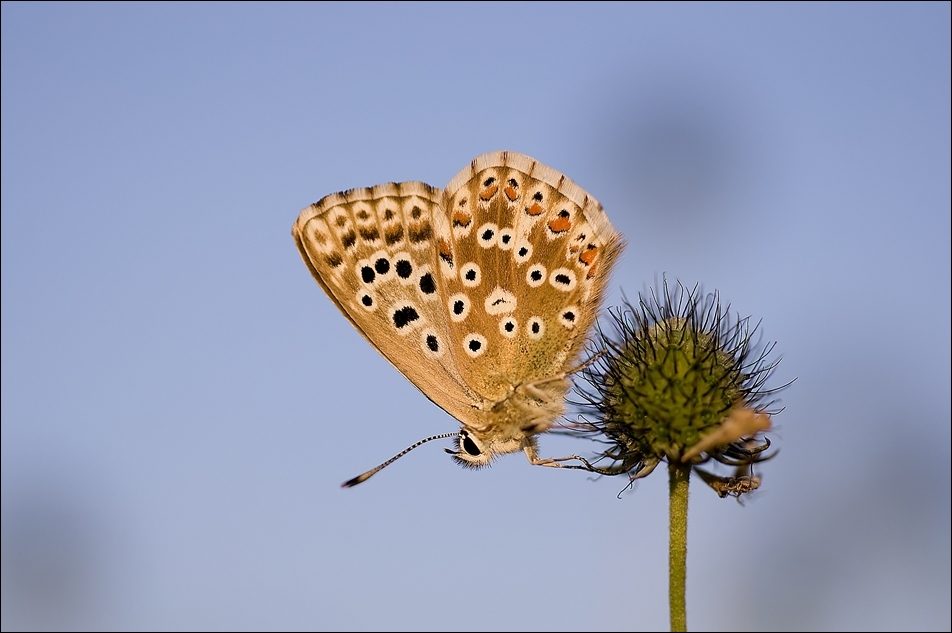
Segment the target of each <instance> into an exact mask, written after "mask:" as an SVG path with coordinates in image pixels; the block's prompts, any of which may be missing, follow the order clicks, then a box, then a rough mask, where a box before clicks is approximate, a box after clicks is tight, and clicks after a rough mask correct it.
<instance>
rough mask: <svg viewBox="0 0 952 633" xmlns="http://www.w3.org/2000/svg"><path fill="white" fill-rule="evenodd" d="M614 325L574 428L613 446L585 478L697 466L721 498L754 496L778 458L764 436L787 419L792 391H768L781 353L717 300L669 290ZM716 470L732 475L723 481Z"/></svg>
mask: <svg viewBox="0 0 952 633" xmlns="http://www.w3.org/2000/svg"><path fill="white" fill-rule="evenodd" d="M608 321H609V322H610V323H611V326H612V328H611V329H612V331H606V329H605V328H604V324H600V325H599V327H598V329H597V330H596V334H595V337H594V340H593V342H592V345H591V346H590V354H591V355H590V359H589V363H588V365H587V366H586V368H585V369H584V370H583V372H582V375H583V378H584V380H583V381H580V382H581V385H580V386H579V388H578V392H579V393H580V394H581V396H582V400H581V402H578V403H576V404H579V405H580V406H581V408H582V415H581V417H580V420H581V421H580V422H578V423H575V424H570V425H568V432H569V433H570V434H574V435H581V436H584V437H589V438H591V439H594V440H596V441H599V442H602V443H604V444H606V445H607V448H606V449H605V450H603V451H602V452H601V453H600V454H599V455H598V456H597V457H596V458H594V459H592V460H590V461H589V460H583V461H584V464H585V465H584V467H583V469H585V470H589V471H592V472H596V473H599V474H602V475H622V474H626V475H628V477H629V483H632V482H634V481H635V480H637V479H639V478H642V477H645V476H646V475H648V474H650V473H651V472H652V471H653V470H654V469H655V467H657V465H658V464H660V463H661V462H666V463H668V464H669V465H678V464H680V465H690V466H691V469H692V470H693V471H694V472H696V473H697V475H698V476H700V478H701V479H702V480H703V481H704V482H705V483H707V484H708V485H709V486H710V487H711V488H713V489H714V490H715V491H716V492H717V493H718V494H719V495H720V496H721V497H727V496H732V497H736V498H738V499H739V498H740V497H741V496H742V495H744V494H747V493H749V492H752V491H753V490H756V489H757V488H758V487H759V486H760V478H759V476H758V475H757V474H756V473H755V472H754V470H753V468H754V466H755V465H756V464H759V463H760V462H763V461H766V460H767V459H770V458H771V457H773V456H774V455H775V454H776V452H769V451H768V449H769V447H770V440H769V439H768V438H767V437H766V436H765V435H764V433H765V432H767V431H768V430H769V429H770V428H771V425H772V421H771V418H772V416H774V415H776V414H777V413H779V412H780V409H779V408H777V406H776V405H777V401H776V400H775V399H774V396H775V394H776V393H777V392H778V391H780V390H781V389H783V388H785V387H787V386H788V385H789V383H788V384H787V385H783V386H781V387H777V388H773V389H769V388H767V387H766V383H767V380H768V378H769V377H770V375H771V374H772V373H773V371H774V369H775V368H776V366H777V363H778V362H779V359H777V360H770V359H769V358H768V357H769V356H770V353H771V352H772V351H773V348H774V344H769V345H763V344H761V343H760V342H759V341H758V342H754V340H753V339H754V336H755V334H756V333H757V330H758V329H759V323H758V324H755V325H753V326H751V324H750V318H749V317H745V318H741V317H739V316H733V317H732V316H731V315H730V306H729V305H727V306H722V304H721V302H720V298H719V296H718V294H717V293H716V292H714V293H711V294H707V295H704V294H703V293H702V292H701V291H700V290H699V286H697V285H695V286H694V287H693V288H692V289H690V290H689V289H687V288H686V287H684V286H683V285H682V284H681V283H680V282H679V283H678V284H677V286H676V287H674V288H669V286H668V283H667V281H666V280H663V281H662V285H661V287H660V288H659V289H657V290H650V291H648V292H646V293H641V294H640V295H639V298H638V301H637V303H636V304H633V303H630V302H628V301H626V302H625V303H624V304H623V306H622V307H620V308H615V309H612V310H609V317H608ZM712 462H713V463H719V464H723V465H725V466H727V467H730V468H732V469H733V472H732V473H730V474H729V475H718V474H715V473H714V472H712V471H711V470H709V469H708V467H709V465H710V464H711V463H712ZM702 466H705V467H704V468H702Z"/></svg>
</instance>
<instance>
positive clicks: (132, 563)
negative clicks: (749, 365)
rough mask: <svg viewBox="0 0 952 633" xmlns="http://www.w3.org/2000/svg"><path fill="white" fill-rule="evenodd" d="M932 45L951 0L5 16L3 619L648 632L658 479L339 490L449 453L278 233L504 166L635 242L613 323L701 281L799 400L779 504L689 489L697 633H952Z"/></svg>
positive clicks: (769, 477)
mask: <svg viewBox="0 0 952 633" xmlns="http://www.w3.org/2000/svg"><path fill="white" fill-rule="evenodd" d="M950 46H952V44H950V5H949V4H948V3H922V4H912V3H902V4H858V3H849V4H773V3H771V4H759V5H748V4H727V5H723V4H721V5H708V4H703V5H696V4H694V5H682V4H598V3H591V2H586V3H578V4H545V3H538V2H533V3H525V4H519V3H515V4H509V3H499V4H495V3H490V4H455V3H454V4H436V3H422V4H395V5H390V4H311V5H302V4H275V5H272V4H267V5H264V4H175V5H167V4H125V5H115V4H75V3H69V4H45V3H44V4H33V3H7V2H5V3H3V5H2V97H0V100H2V141H0V144H2V188H0V198H2V446H0V456H2V465H0V470H2V599H3V602H2V627H3V629H4V630H8V629H40V628H44V629H49V628H63V627H65V628H72V629H75V628H85V629H95V628H99V627H104V628H107V629H160V630H161V629H166V628H168V629H185V630H187V629H192V628H198V629H221V628H225V629H239V628H240V629H248V628H251V629H282V628H290V629H327V630H359V629H364V630H369V629H388V630H391V629H392V630H433V631H437V630H475V629H493V630H502V629H509V630H543V629H547V630H578V629H589V630H652V629H659V628H664V627H666V626H667V622H668V621H667V532H666V529H667V499H666V490H667V482H666V477H665V476H664V474H663V473H661V472H659V473H657V474H655V475H654V476H652V477H650V478H648V479H647V480H644V481H642V482H641V483H639V485H638V486H637V487H636V489H635V490H634V492H632V493H629V494H625V495H622V498H621V499H620V500H619V499H616V494H617V493H618V491H619V490H620V489H621V488H622V487H623V485H624V482H623V481H621V480H620V479H617V478H615V479H601V480H598V481H592V480H591V479H590V478H589V477H587V476H586V475H585V474H583V473H578V472H560V471H554V470H550V469H544V468H533V467H531V466H530V465H529V464H528V463H527V462H526V460H525V459H524V458H522V457H521V456H518V455H515V456H510V457H507V458H504V459H501V460H500V461H498V462H497V463H496V465H494V467H493V468H492V469H490V470H486V471H480V472H469V471H465V470H463V469H460V468H458V467H456V466H455V465H454V464H453V463H452V462H451V461H450V459H449V458H448V457H447V456H446V455H445V454H444V453H443V451H442V450H440V449H439V447H438V446H435V445H429V446H427V447H425V448H421V449H420V450H418V451H415V452H414V453H413V454H412V455H410V456H408V457H407V458H405V459H403V460H401V461H400V462H399V463H398V464H396V465H394V466H393V467H391V468H389V469H387V470H386V471H385V472H383V473H381V474H380V475H378V476H377V477H375V478H374V479H373V480H372V481H370V482H368V483H366V484H363V485H361V486H359V487H357V488H355V489H352V490H341V489H340V488H339V484H340V482H341V481H343V480H345V479H347V478H349V477H352V476H354V475H356V474H358V473H360V472H362V471H363V470H365V469H367V468H369V467H371V466H373V465H374V464H376V463H378V462H380V461H382V460H383V459H385V458H387V457H389V456H390V455H392V454H394V453H396V452H397V451H399V450H400V449H402V448H404V447H405V446H407V445H409V444H410V443H412V442H414V441H415V440H417V439H420V438H422V437H424V436H426V435H429V434H433V433H441V432H447V431H453V430H455V429H456V428H457V424H456V422H455V421H454V420H453V419H451V418H450V417H449V416H447V415H446V414H445V413H443V412H442V411H441V410H439V409H438V408H436V407H434V406H433V405H432V404H431V403H430V402H429V401H428V400H427V399H426V398H425V397H424V396H423V395H422V394H420V393H419V392H418V391H417V390H416V389H415V388H414V387H413V386H412V385H411V384H410V383H409V382H407V381H406V380H405V379H404V378H403V377H402V376H400V375H399V373H398V372H397V371H396V370H394V369H393V368H392V367H391V366H390V365H389V364H388V363H387V362H386V361H385V360H384V359H383V358H382V357H380V356H379V355H378V354H377V353H376V352H375V351H374V350H373V349H372V348H371V347H370V346H369V345H367V344H366V343H365V342H364V341H363V340H362V339H361V337H360V336H359V335H358V334H357V333H356V332H355V331H354V330H353V329H352V327H351V326H350V325H349V324H348V323H347V321H346V320H345V319H344V318H343V317H342V316H341V315H340V314H339V313H338V312H337V311H336V309H335V308H334V307H333V305H332V304H331V302H330V301H329V300H328V299H327V298H326V297H325V296H324V294H323V293H322V292H321V291H320V289H319V288H318V286H317V285H316V284H315V283H314V281H313V280H312V279H311V277H310V275H309V274H308V272H307V269H306V268H305V267H304V265H303V264H302V262H301V261H300V258H299V256H298V254H297V251H296V249H295V247H294V244H293V242H292V240H291V236H290V229H291V225H292V223H293V222H294V220H295V218H296V217H297V214H298V212H299V211H300V209H302V208H303V207H305V206H307V205H308V204H309V203H311V202H313V201H315V200H317V199H318V198H320V197H322V196H324V195H325V194H328V193H331V192H333V191H338V190H342V189H347V188H350V187H358V186H369V185H373V184H376V183H379V182H386V181H391V180H394V181H400V180H423V181H425V182H428V183H430V184H433V185H435V186H444V185H445V184H446V183H447V182H448V181H449V179H450V178H451V177H452V176H453V175H454V174H456V173H457V172H458V171H459V170H460V169H462V168H463V167H464V166H465V165H466V164H467V163H468V161H470V160H471V159H472V158H474V157H475V156H477V155H478V154H481V153H483V152H487V151H493V150H498V149H512V150H516V151H519V152H523V153H526V154H529V155H530V156H533V157H535V158H537V159H539V160H541V161H542V162H544V163H546V164H549V165H551V166H553V167H554V168H556V169H558V170H560V171H563V172H564V173H566V174H568V175H569V176H570V177H571V178H572V179H573V180H575V181H576V182H577V183H579V184H580V185H581V186H583V187H584V188H586V189H587V190H588V191H590V192H591V193H592V194H593V195H595V196H596V197H597V198H599V199H600V200H601V202H602V203H603V204H604V206H605V208H606V210H607V211H608V213H609V215H610V217H611V218H612V220H613V222H614V224H615V225H616V227H618V228H619V230H621V231H622V232H623V233H624V234H625V235H626V236H627V238H628V241H629V247H628V249H627V251H626V253H625V256H624V258H623V260H622V261H621V263H620V265H619V267H618V269H617V273H616V276H615V277H614V280H613V283H612V292H611V293H610V295H609V297H608V302H607V303H608V304H609V305H615V304H617V303H619V302H620V300H621V297H622V291H624V292H625V294H627V295H628V296H629V297H634V296H636V295H637V293H638V291H639V290H641V289H642V288H644V287H645V285H646V284H647V285H652V284H653V283H654V280H655V279H658V278H659V277H660V276H661V275H662V274H664V275H666V276H667V277H668V278H669V279H672V280H674V279H679V280H682V281H684V282H685V283H688V284H693V283H694V282H701V283H702V284H703V285H704V287H705V288H706V289H708V290H714V289H717V290H718V291H719V292H720V293H721V296H722V299H723V300H724V301H725V302H729V303H731V304H732V306H733V310H735V311H737V312H740V313H742V314H743V315H752V316H753V317H754V319H755V320H758V319H762V321H763V325H762V331H763V333H764V336H765V340H766V341H777V343H778V345H777V349H776V353H777V354H779V355H781V356H782V357H783V361H782V363H781V365H780V368H779V369H778V371H777V373H776V374H775V377H774V383H773V384H774V385H779V384H781V383H783V382H786V381H789V380H791V379H792V378H794V377H796V378H797V381H796V383H795V384H794V385H793V386H792V387H791V388H790V389H788V390H787V391H785V392H784V393H783V404H784V405H785V406H786V410H785V411H784V412H783V413H782V414H781V415H780V416H779V417H778V418H777V419H776V420H775V421H776V423H777V425H778V429H777V430H776V432H774V433H772V434H771V438H772V439H773V440H774V441H775V445H776V446H778V447H779V448H780V451H781V452H780V455H779V457H777V458H776V460H774V461H773V462H771V463H769V464H767V465H766V466H765V467H764V468H763V471H762V472H763V476H764V479H763V488H762V490H761V491H759V492H758V493H757V494H756V495H755V496H753V497H752V498H750V499H749V501H748V502H747V504H746V506H744V507H741V506H739V505H738V504H737V503H735V502H734V501H732V500H730V499H727V500H721V499H718V498H717V497H716V495H715V494H714V493H713V492H711V491H710V490H708V489H702V487H701V486H700V485H699V484H698V483H697V482H695V486H694V487H693V492H692V497H691V511H690V532H689V556H688V576H689V580H688V622H689V625H690V626H691V627H692V628H694V629H709V630H724V629H729V630H778V631H780V630H798V629H804V630H856V629H880V630H888V629H905V630H943V629H944V630H949V627H950V625H952V617H950V601H949V595H950V590H952V586H950V585H952V583H950V496H952V494H950V493H952V486H950V470H952V464H950V408H949V407H950V399H952V394H950V325H952V324H950V206H952V199H950V170H952V166H950V72H952V70H950ZM436 444H439V443H436ZM447 444H448V442H447ZM590 448H591V450H594V449H595V446H594V445H591V446H590V445H588V444H580V443H579V442H578V441H577V440H575V441H573V440H570V439H567V438H548V437H545V438H543V440H542V450H543V453H544V454H549V455H552V454H556V453H560V454H561V453H566V452H575V451H578V450H582V451H587V450H589V449H590Z"/></svg>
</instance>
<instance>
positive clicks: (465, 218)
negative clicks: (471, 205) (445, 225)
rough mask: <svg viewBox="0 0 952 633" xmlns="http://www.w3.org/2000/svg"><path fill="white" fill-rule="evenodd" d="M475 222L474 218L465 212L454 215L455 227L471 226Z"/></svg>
mask: <svg viewBox="0 0 952 633" xmlns="http://www.w3.org/2000/svg"><path fill="white" fill-rule="evenodd" d="M472 221H473V216H471V215H470V214H468V213H466V212H465V211H456V212H455V213H453V226H469V223H470V222H472Z"/></svg>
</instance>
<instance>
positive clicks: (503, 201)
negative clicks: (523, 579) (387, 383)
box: [292, 151, 624, 487]
mask: <svg viewBox="0 0 952 633" xmlns="http://www.w3.org/2000/svg"><path fill="white" fill-rule="evenodd" d="M292 235H293V237H294V241H295V242H296V244H297V247H298V250H299V251H300V254H301V257H302V259H303V260H304V263H305V265H306V266H307V267H308V269H309V270H310V271H311V274H312V275H313V277H314V279H315V280H316V281H317V283H318V285H319V286H320V287H321V288H322V289H323V290H324V292H325V293H327V296H328V297H330V299H331V301H333V302H334V305H336V306H337V308H338V309H339V310H340V311H341V312H342V313H343V314H344V316H345V317H347V319H348V320H349V321H350V322H351V324H352V325H353V326H354V327H355V328H357V331H358V332H360V333H361V334H362V335H363V336H364V338H365V339H367V341H368V342H369V343H370V344H371V345H373V346H374V348H376V350H377V351H378V352H380V353H381V354H382V355H383V356H384V357H385V358H386V359H387V360H388V361H390V362H391V363H392V364H393V365H394V366H395V367H396V368H397V369H398V370H400V372H401V373H403V375H404V376H406V377H407V379H409V380H410V382H412V383H413V384H414V385H415V386H416V387H417V388H419V389H420V390H421V391H422V392H423V393H424V395H426V396H427V397H428V398H429V399H430V400H431V401H433V402H434V403H436V404H437V405H438V406H439V407H440V408H442V409H443V410H444V411H446V412H447V413H449V414H450V415H451V416H453V417H454V418H456V419H457V420H458V421H459V423H460V424H461V428H460V430H459V431H458V432H454V433H446V434H440V435H434V436H432V437H428V438H426V439H424V440H421V441H419V442H417V443H416V444H414V445H412V446H410V447H409V448H407V449H406V450H404V451H402V452H401V453H399V454H397V455H396V456H394V457H393V458H391V459H390V460H387V461H386V462H384V463H382V464H380V465H379V466H377V467H376V468H374V469H371V470H369V471H367V472H365V473H363V474H362V475H360V476H358V477H355V478H353V479H351V480H349V481H347V482H345V483H344V484H343V486H344V487H350V486H355V485H357V484H359V483H361V482H363V481H366V480H367V479H369V478H370V477H371V476H373V475H374V474H375V473H377V472H379V471H380V470H381V469H382V468H384V467H386V466H388V465H389V464H391V463H393V462H394V461H395V460H397V459H399V458H400V457H402V456H403V455H405V454H406V453H408V452H409V451H411V450H413V449H415V448H416V447H418V446H420V445H421V444H424V443H426V442H429V441H431V440H435V439H444V438H448V437H455V448H454V449H452V450H451V449H445V450H446V451H447V452H448V453H450V454H451V455H452V456H453V458H454V459H455V461H456V462H457V463H459V464H460V465H462V466H466V467H471V468H479V467H482V466H487V465H488V464H489V463H490V462H492V461H493V459H494V458H496V457H497V456H499V455H503V454H506V453H513V452H517V451H522V452H524V453H525V455H526V457H527V458H528V460H529V462H530V463H532V464H535V465H543V466H560V465H561V464H560V462H561V461H562V460H566V459H569V458H556V459H552V458H540V457H539V455H538V449H537V436H538V435H539V434H540V433H543V432H545V431H546V430H548V429H549V428H550V427H551V426H552V425H553V423H554V422H555V421H556V420H557V419H558V418H559V416H561V415H562V414H563V413H564V410H565V395H566V393H567V391H568V389H569V387H570V383H569V381H568V376H569V375H570V374H571V373H572V372H573V371H576V370H577V369H578V366H577V362H578V361H577V357H578V356H579V355H580V353H581V351H582V349H583V347H584V345H585V342H586V339H587V334H588V331H589V330H590V329H591V327H592V325H593V323H594V321H595V318H596V314H597V312H598V310H599V308H600V306H601V303H602V300H603V296H604V293H605V287H606V283H607V281H608V279H609V275H610V273H611V270H612V267H613V265H614V264H615V263H616V261H617V259H618V256H619V255H620V253H621V251H622V250H623V248H624V239H623V238H622V236H621V235H620V234H619V233H618V232H617V231H616V230H615V229H614V228H613V227H612V225H611V222H609V220H608V216H607V215H606V214H605V211H604V210H603V209H602V206H601V205H600V204H599V203H598V201H597V200H596V199H595V198H594V197H592V196H591V195H589V194H588V193H587V192H586V191H585V190H584V189H582V188H581V187H579V186H578V185H576V184H575V183H574V182H572V181H571V180H570V179H569V178H568V177H566V176H565V175H563V174H561V173H560V172H558V171H556V170H555V169H553V168H551V167H548V166H546V165H543V164H542V163H540V162H538V161H536V160H535V159H533V158H530V157H529V156H525V155H524V154H519V153H517V152H509V151H500V152H492V153H488V154H483V155H481V156H479V157H477V158H476V159H474V160H473V161H472V163H471V164H470V165H469V166H468V167H466V168H465V169H463V170H462V171H461V172H460V173H458V174H457V175H456V176H454V177H453V179H452V180H450V182H449V184H448V185H447V186H446V188H445V189H438V188H436V187H432V186H430V185H427V184H424V183H422V182H401V183H392V182H391V183H386V184H380V185H376V186H374V187H369V188H361V189H350V190H348V191H343V192H340V193H332V194H330V195H328V196H326V197H324V198H322V199H320V200H319V201H317V202H316V203H314V204H312V205H311V206H309V207H307V208H306V209H304V210H303V211H302V212H301V214H300V216H299V217H298V219H297V221H296V222H295V223H294V227H293V229H292Z"/></svg>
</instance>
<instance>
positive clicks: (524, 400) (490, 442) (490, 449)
mask: <svg viewBox="0 0 952 633" xmlns="http://www.w3.org/2000/svg"><path fill="white" fill-rule="evenodd" d="M568 387H569V383H568V381H567V380H566V379H565V378H564V377H562V376H557V377H552V378H546V379H543V380H539V381H536V382H532V383H522V384H519V385H515V386H513V387H512V388H511V389H510V392H509V393H508V395H506V397H505V398H503V399H501V400H499V401H498V402H495V403H491V404H488V405H487V406H485V408H483V409H475V410H474V411H473V416H472V418H471V421H470V422H468V423H464V424H463V432H462V433H461V435H460V438H459V440H458V446H457V451H455V452H454V456H455V457H456V459H457V461H458V462H459V463H461V464H462V465H464V466H471V467H480V466H485V465H488V464H489V463H490V462H491V461H492V460H493V458H494V457H495V456H497V455H504V454H506V453H515V452H517V451H525V450H527V449H529V450H530V451H532V453H533V454H534V452H535V445H536V436H537V435H538V434H540V433H544V432H545V431H546V430H548V429H549V427H550V426H551V425H552V423H553V422H554V421H555V420H556V419H557V418H558V417H559V416H561V415H562V413H563V412H564V411H565V404H564V399H565V392H566V391H567V390H568Z"/></svg>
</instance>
